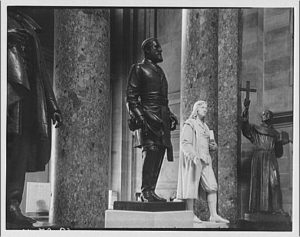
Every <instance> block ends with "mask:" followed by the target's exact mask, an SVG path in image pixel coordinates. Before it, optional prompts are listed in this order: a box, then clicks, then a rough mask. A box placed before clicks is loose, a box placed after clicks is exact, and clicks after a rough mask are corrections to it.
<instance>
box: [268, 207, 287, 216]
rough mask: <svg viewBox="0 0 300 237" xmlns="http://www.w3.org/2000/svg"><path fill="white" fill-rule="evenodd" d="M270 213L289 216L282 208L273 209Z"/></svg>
mask: <svg viewBox="0 0 300 237" xmlns="http://www.w3.org/2000/svg"><path fill="white" fill-rule="evenodd" d="M272 214H273V215H283V216H289V214H288V213H287V212H285V211H284V210H282V209H278V210H276V211H273V212H272Z"/></svg>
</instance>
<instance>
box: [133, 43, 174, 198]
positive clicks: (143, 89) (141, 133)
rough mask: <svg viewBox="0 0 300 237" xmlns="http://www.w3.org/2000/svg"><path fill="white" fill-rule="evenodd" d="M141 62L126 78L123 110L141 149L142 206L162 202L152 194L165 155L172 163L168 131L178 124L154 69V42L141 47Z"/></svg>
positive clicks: (156, 60)
mask: <svg viewBox="0 0 300 237" xmlns="http://www.w3.org/2000/svg"><path fill="white" fill-rule="evenodd" d="M142 50H143V51H144V55H145V58H144V60H143V61H142V62H140V63H136V64H134V65H132V67H131V69H130V73H129V76H128V85H127V106H128V109H129V114H130V120H129V128H130V130H131V131H136V132H137V133H138V144H137V147H140V148H142V149H143V159H144V162H143V168H142V187H141V190H142V195H141V199H142V201H144V202H165V201H166V199H164V198H162V197H159V196H158V195H157V194H156V193H155V188H156V183H157V179H158V176H159V173H160V169H161V165H162V161H163V157H164V154H165V152H167V159H168V161H173V148H172V144H171V135H170V131H171V130H175V129H176V125H177V124H178V120H177V118H176V116H175V115H174V114H173V113H172V112H171V111H170V109H169V106H168V82H167V79H166V76H165V74H164V72H163V70H162V69H161V67H159V66H158V65H157V63H160V62H162V61H163V58H162V54H161V53H162V49H161V46H160V44H159V42H158V40H157V39H155V38H148V39H146V40H145V41H144V42H143V43H142Z"/></svg>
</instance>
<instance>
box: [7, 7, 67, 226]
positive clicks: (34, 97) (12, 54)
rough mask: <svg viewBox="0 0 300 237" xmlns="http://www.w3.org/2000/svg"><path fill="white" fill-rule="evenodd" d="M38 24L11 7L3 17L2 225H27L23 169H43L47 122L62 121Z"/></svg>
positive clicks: (29, 220)
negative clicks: (4, 136)
mask: <svg viewBox="0 0 300 237" xmlns="http://www.w3.org/2000/svg"><path fill="white" fill-rule="evenodd" d="M40 30H41V28H40V26H39V25H38V24H37V23H36V22H35V21H34V20H33V19H32V18H30V17H29V16H28V15H26V14H24V13H22V12H21V11H18V10H17V9H16V8H10V9H9V10H8V18H7V31H8V32H7V140H6V141H7V143H6V145H7V146H6V150H7V153H6V222H7V228H27V227H31V226H32V224H33V223H34V222H35V220H34V219H32V218H29V217H27V216H24V215H23V214H22V212H21V210H20V203H21V201H22V195H23V190H24V184H25V173H26V172H37V171H44V170H45V165H46V164H47V163H48V161H49V159H50V152H51V120H52V122H53V124H55V127H59V126H61V125H62V116H61V112H60V110H59V108H58V105H57V102H56V99H55V96H54V93H53V90H52V87H51V85H50V81H49V77H48V74H47V72H46V71H47V69H46V66H45V62H44V59H43V55H42V49H41V44H40V41H39V38H38V35H37V32H39V31H40Z"/></svg>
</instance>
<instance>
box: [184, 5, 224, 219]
mask: <svg viewBox="0 0 300 237" xmlns="http://www.w3.org/2000/svg"><path fill="white" fill-rule="evenodd" d="M182 17H183V21H182V27H183V28H182V67H181V68H182V72H181V112H180V114H181V121H185V120H186V119H187V118H188V116H189V115H190V114H191V112H192V107H193V104H194V103H195V102H196V101H197V100H206V101H207V102H208V114H207V118H206V122H207V123H208V125H209V127H210V129H212V130H214V132H215V134H217V129H218V9H185V10H183V15H182ZM181 126H182V124H181ZM216 137H217V136H216ZM216 155H217V154H216V152H215V154H212V158H213V167H214V171H215V173H216V175H217V156H216ZM202 193H203V192H202ZM204 200H205V198H204V199H201V200H200V201H197V202H196V203H195V206H194V209H195V212H196V213H197V215H198V216H199V217H200V218H201V219H203V220H205V219H208V218H209V215H208V207H207V203H206V201H204Z"/></svg>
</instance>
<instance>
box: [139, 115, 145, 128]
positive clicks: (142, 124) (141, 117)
mask: <svg viewBox="0 0 300 237" xmlns="http://www.w3.org/2000/svg"><path fill="white" fill-rule="evenodd" d="M145 122H146V121H145V117H144V116H143V115H141V116H139V117H137V126H138V127H139V128H143V127H144V126H145Z"/></svg>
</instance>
